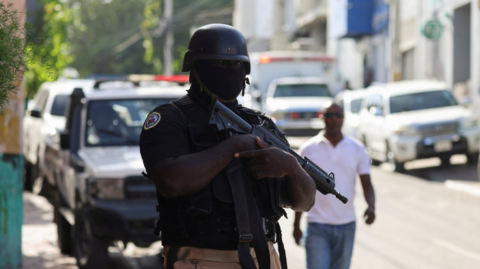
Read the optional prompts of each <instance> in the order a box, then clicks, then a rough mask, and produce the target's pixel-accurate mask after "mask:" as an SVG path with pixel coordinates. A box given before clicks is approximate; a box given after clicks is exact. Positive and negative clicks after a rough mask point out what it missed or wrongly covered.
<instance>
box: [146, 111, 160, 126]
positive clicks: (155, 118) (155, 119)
mask: <svg viewBox="0 0 480 269" xmlns="http://www.w3.org/2000/svg"><path fill="white" fill-rule="evenodd" d="M161 119H162V116H161V115H160V113H158V112H152V113H150V115H148V117H147V119H146V120H145V124H143V129H144V130H148V129H151V128H153V127H155V125H157V124H158V123H159V122H160V120H161Z"/></svg>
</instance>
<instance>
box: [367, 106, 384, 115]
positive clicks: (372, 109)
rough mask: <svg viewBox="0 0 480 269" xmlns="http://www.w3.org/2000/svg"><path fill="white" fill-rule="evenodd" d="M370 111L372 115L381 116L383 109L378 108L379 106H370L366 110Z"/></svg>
mask: <svg viewBox="0 0 480 269" xmlns="http://www.w3.org/2000/svg"><path fill="white" fill-rule="evenodd" d="M368 111H369V112H370V114H372V115H374V116H383V109H382V108H380V107H374V106H372V107H370V109H369V110H368Z"/></svg>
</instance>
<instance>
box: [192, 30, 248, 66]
mask: <svg viewBox="0 0 480 269" xmlns="http://www.w3.org/2000/svg"><path fill="white" fill-rule="evenodd" d="M202 59H207V60H208V59H212V60H231V61H242V62H244V63H245V73H246V74H250V59H249V58H248V52H247V45H246V44H245V38H244V37H243V35H242V33H241V32H240V31H238V30H237V29H235V28H233V27H232V26H229V25H226V24H208V25H205V26H203V27H200V28H199V29H198V30H197V31H195V33H193V36H192V38H191V39H190V43H189V44H188V50H187V52H186V53H185V56H184V57H183V66H182V71H183V72H187V71H190V70H192V66H193V62H195V61H196V60H202Z"/></svg>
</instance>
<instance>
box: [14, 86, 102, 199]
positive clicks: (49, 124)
mask: <svg viewBox="0 0 480 269" xmlns="http://www.w3.org/2000/svg"><path fill="white" fill-rule="evenodd" d="M94 82H95V81H94V80H78V79H68V80H58V81H54V82H45V83H43V84H42V85H41V86H40V89H39V90H38V92H37V94H36V95H35V97H34V98H33V100H32V101H30V102H29V104H28V109H27V112H26V115H25V118H24V120H23V153H24V156H25V182H24V186H25V189H26V190H31V191H34V192H35V193H39V192H40V191H41V190H42V188H43V186H44V183H49V184H50V185H53V184H55V182H54V180H53V176H52V174H50V173H49V171H50V169H49V167H47V166H46V164H47V163H48V162H47V161H46V159H45V155H46V154H45V152H47V151H49V150H52V149H53V150H58V148H56V147H58V141H56V140H55V139H58V133H59V132H62V131H63V128H64V126H65V115H64V114H65V108H66V105H67V102H68V98H69V96H70V94H71V93H72V91H73V89H74V88H75V87H92V86H93V84H94ZM44 179H46V181H45V180H44Z"/></svg>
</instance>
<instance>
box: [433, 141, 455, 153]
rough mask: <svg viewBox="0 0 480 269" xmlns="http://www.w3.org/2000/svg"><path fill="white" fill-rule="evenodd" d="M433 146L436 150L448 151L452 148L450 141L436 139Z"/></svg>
mask: <svg viewBox="0 0 480 269" xmlns="http://www.w3.org/2000/svg"><path fill="white" fill-rule="evenodd" d="M433 148H434V149H435V151H436V152H443V151H449V150H451V149H452V142H451V141H438V142H435V143H434V144H433Z"/></svg>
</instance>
